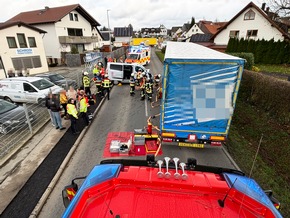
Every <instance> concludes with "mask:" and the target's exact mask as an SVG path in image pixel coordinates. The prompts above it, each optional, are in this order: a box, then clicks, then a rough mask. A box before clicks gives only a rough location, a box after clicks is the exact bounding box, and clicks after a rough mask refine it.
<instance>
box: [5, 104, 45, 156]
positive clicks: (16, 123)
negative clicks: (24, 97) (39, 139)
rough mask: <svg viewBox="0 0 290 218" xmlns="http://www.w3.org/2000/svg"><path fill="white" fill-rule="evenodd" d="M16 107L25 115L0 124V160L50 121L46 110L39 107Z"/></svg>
mask: <svg viewBox="0 0 290 218" xmlns="http://www.w3.org/2000/svg"><path fill="white" fill-rule="evenodd" d="M18 107H20V108H21V110H23V111H24V112H25V113H19V114H18V115H17V116H15V117H12V118H9V119H8V118H7V120H6V122H5V123H1V124H0V125H1V128H2V133H0V160H2V159H3V158H4V157H6V156H7V155H8V154H10V153H12V152H13V151H14V150H16V149H19V148H20V147H22V146H23V144H24V143H25V142H26V141H27V140H28V139H29V138H30V137H31V136H32V135H33V134H35V133H36V132H37V131H38V130H39V129H40V128H41V127H42V126H43V125H44V124H45V123H46V122H47V121H48V120H49V119H50V116H49V113H48V110H47V109H46V107H43V106H41V105H38V104H23V105H19V106H18ZM5 118H6V117H5V114H2V117H1V119H2V120H3V119H5ZM3 128H5V129H3Z"/></svg>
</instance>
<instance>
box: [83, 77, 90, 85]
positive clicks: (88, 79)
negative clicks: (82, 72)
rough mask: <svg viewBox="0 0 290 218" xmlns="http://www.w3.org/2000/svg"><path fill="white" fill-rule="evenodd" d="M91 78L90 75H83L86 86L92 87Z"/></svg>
mask: <svg viewBox="0 0 290 218" xmlns="http://www.w3.org/2000/svg"><path fill="white" fill-rule="evenodd" d="M90 83H91V81H90V78H89V77H88V76H84V77H83V84H84V87H90Z"/></svg>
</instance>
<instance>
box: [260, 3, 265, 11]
mask: <svg viewBox="0 0 290 218" xmlns="http://www.w3.org/2000/svg"><path fill="white" fill-rule="evenodd" d="M265 7H266V3H263V4H262V7H261V9H262V10H263V11H265Z"/></svg>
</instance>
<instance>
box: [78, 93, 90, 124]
mask: <svg viewBox="0 0 290 218" xmlns="http://www.w3.org/2000/svg"><path fill="white" fill-rule="evenodd" d="M80 98H81V100H80V116H81V117H82V118H83V121H84V123H85V125H86V126H88V125H89V123H90V121H89V117H88V114H87V111H88V102H87V99H86V96H85V93H84V91H80Z"/></svg>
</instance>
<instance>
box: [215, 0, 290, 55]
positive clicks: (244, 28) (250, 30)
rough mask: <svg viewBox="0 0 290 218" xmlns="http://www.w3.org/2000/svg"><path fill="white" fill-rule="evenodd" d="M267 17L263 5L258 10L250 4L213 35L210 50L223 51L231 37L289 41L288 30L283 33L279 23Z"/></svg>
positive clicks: (266, 11) (267, 11)
mask: <svg viewBox="0 0 290 218" xmlns="http://www.w3.org/2000/svg"><path fill="white" fill-rule="evenodd" d="M269 15H271V13H270V12H269V9H266V10H265V4H263V5H262V8H259V7H258V6H257V5H255V4H254V3H253V2H250V3H249V4H248V5H246V6H245V7H244V8H243V9H242V10H241V11H240V12H239V13H237V14H236V15H235V16H234V17H233V18H232V19H231V20H230V21H229V22H228V23H227V24H226V25H224V26H223V27H222V28H220V29H219V30H218V31H217V32H216V33H215V34H214V35H213V37H212V40H213V42H214V44H213V45H212V46H211V48H213V49H216V50H220V51H225V49H226V47H227V44H228V41H229V39H230V38H231V37H237V38H244V39H254V40H258V39H260V40H261V39H265V40H271V39H274V41H278V40H280V41H283V40H285V39H286V40H289V39H290V34H289V33H288V31H289V30H288V31H285V29H283V28H281V26H280V25H279V24H281V22H280V21H279V20H277V19H275V17H274V19H273V16H269Z"/></svg>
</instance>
